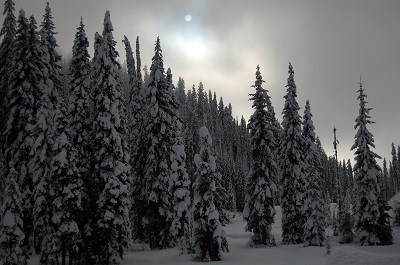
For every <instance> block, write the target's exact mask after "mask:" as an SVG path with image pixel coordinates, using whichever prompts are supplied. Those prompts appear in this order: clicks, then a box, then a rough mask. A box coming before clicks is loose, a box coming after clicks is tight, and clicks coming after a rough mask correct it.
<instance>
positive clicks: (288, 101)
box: [280, 63, 306, 244]
mask: <svg viewBox="0 0 400 265" xmlns="http://www.w3.org/2000/svg"><path fill="white" fill-rule="evenodd" d="M288 73H289V77H288V80H287V85H286V87H287V94H286V95H285V96H284V98H285V105H284V108H283V121H282V127H283V132H282V138H281V150H280V159H281V161H280V168H281V169H282V171H281V178H282V179H281V182H282V184H281V185H282V230H283V231H282V242H283V243H284V244H298V243H302V242H303V241H304V224H305V222H306V218H305V214H304V203H305V184H306V183H305V179H304V178H305V176H304V171H305V157H304V153H303V148H304V146H305V140H304V137H303V136H302V134H301V124H302V122H301V118H300V115H299V113H298V112H299V109H300V107H299V105H298V103H297V101H296V97H297V87H296V84H295V82H294V71H293V67H292V65H291V64H290V63H289V71H288Z"/></svg>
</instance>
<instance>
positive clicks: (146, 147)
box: [134, 38, 176, 248]
mask: <svg viewBox="0 0 400 265" xmlns="http://www.w3.org/2000/svg"><path fill="white" fill-rule="evenodd" d="M150 69H151V73H150V76H149V80H148V86H147V92H146V98H145V99H144V100H145V104H147V107H148V110H149V112H150V118H149V119H148V120H146V124H145V125H144V128H146V131H145V136H144V137H145V138H144V139H143V141H142V142H141V143H140V146H138V148H139V149H140V150H141V152H140V154H139V155H138V156H137V157H136V158H135V161H134V165H135V168H136V172H135V180H134V181H135V184H134V185H135V191H134V192H135V197H137V198H136V199H135V200H136V202H135V204H136V205H137V204H138V209H137V210H136V209H135V212H136V214H137V220H136V223H138V226H140V227H143V229H142V231H138V233H136V234H137V236H138V237H139V239H140V240H141V241H143V242H147V243H149V244H150V247H151V248H166V247H169V246H171V244H172V243H173V239H172V238H171V234H170V226H171V222H172V212H171V209H172V206H171V200H170V197H171V194H170V183H169V181H170V176H171V168H170V166H169V165H170V161H171V157H170V156H171V151H172V146H173V138H172V134H173V117H175V116H176V111H175V110H176V107H175V106H174V104H176V103H175V102H174V100H173V98H172V96H173V95H172V93H171V91H170V89H169V87H168V83H167V80H166V77H165V71H164V66H163V57H162V51H161V46H160V39H159V38H157V42H156V45H155V55H154V57H153V59H152V65H151V68H150ZM135 227H136V224H135Z"/></svg>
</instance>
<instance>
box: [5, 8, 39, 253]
mask: <svg viewBox="0 0 400 265" xmlns="http://www.w3.org/2000/svg"><path fill="white" fill-rule="evenodd" d="M31 22H32V23H33V22H34V21H31ZM44 68H45V66H44V63H43V58H42V50H41V48H40V46H39V36H38V33H37V32H36V29H35V25H34V24H32V25H30V24H29V22H28V19H27V18H26V17H25V12H24V11H23V10H22V9H21V10H20V12H19V17H18V27H17V31H16V39H15V44H14V48H13V59H12V63H11V69H10V77H9V90H8V96H7V98H8V102H7V109H8V113H7V128H6V131H5V140H6V147H7V149H6V152H5V165H7V167H6V168H5V172H4V175H5V176H6V179H10V178H12V176H9V174H10V173H11V172H16V175H17V179H16V180H15V181H16V182H17V184H18V186H19V188H20V191H21V194H22V207H23V214H22V218H23V226H24V229H23V231H24V234H25V238H24V251H26V252H29V251H30V247H31V242H30V239H31V236H32V224H33V223H32V219H33V218H32V206H33V200H32V192H33V174H32V173H33V170H32V168H31V167H30V163H31V152H32V149H34V135H33V129H34V127H35V124H36V116H37V112H38V108H39V107H40V101H41V97H42V95H43V91H42V89H43V86H44V76H43V69H44Z"/></svg>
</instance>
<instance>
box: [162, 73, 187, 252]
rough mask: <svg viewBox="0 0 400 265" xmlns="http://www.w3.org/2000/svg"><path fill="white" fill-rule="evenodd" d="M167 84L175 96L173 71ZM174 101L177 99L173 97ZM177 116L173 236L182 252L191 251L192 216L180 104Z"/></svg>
mask: <svg viewBox="0 0 400 265" xmlns="http://www.w3.org/2000/svg"><path fill="white" fill-rule="evenodd" d="M167 84H168V86H169V90H170V93H171V94H172V95H174V85H173V84H172V74H171V69H170V68H168V70H167ZM172 98H173V101H176V97H175V96H173V97H172ZM173 107H174V108H175V116H173V117H172V122H173V127H172V138H173V146H172V152H171V184H170V185H171V196H172V207H173V221H172V225H171V234H172V236H173V238H174V239H176V240H177V241H178V242H177V243H178V247H179V249H180V252H181V253H183V254H187V253H188V252H189V251H190V235H189V216H190V212H189V210H190V186H191V185H190V180H189V176H188V174H187V171H186V162H185V161H186V153H185V146H184V143H183V138H182V121H181V119H180V118H179V115H178V103H177V102H176V104H173Z"/></svg>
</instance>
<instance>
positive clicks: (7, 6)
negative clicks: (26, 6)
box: [3, 0, 15, 15]
mask: <svg viewBox="0 0 400 265" xmlns="http://www.w3.org/2000/svg"><path fill="white" fill-rule="evenodd" d="M14 6H15V3H14V1H13V0H6V1H5V2H4V11H3V15H6V14H7V15H8V14H9V13H13V11H14V10H15V8H14Z"/></svg>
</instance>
